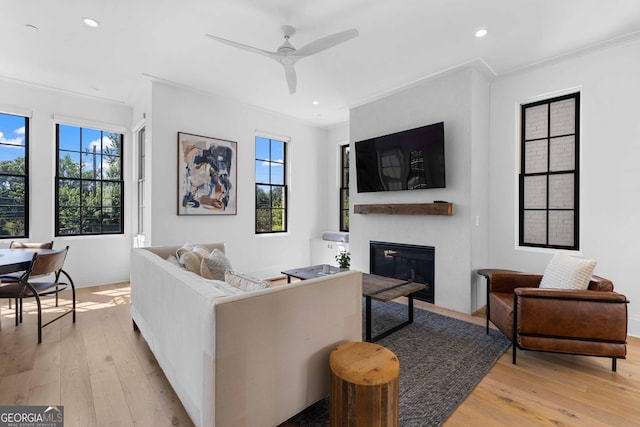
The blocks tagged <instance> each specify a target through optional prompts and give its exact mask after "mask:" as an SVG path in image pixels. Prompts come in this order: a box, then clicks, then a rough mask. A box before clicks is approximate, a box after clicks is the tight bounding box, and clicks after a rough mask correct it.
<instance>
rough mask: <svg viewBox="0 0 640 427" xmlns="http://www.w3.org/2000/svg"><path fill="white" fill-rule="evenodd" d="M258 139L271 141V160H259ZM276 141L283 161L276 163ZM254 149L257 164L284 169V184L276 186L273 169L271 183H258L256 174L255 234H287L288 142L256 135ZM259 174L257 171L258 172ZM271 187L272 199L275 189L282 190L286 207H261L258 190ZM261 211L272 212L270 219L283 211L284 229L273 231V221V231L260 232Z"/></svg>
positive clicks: (271, 205)
mask: <svg viewBox="0 0 640 427" xmlns="http://www.w3.org/2000/svg"><path fill="white" fill-rule="evenodd" d="M258 138H262V139H266V140H268V141H269V158H268V159H260V158H258V154H257V143H258ZM273 141H276V142H278V143H281V144H282V157H283V159H282V161H276V160H274V159H273V157H272V155H271V153H272V147H273V145H272V142H273ZM254 149H255V153H256V154H255V161H256V163H257V162H266V163H269V164H277V165H280V166H281V167H282V173H283V177H282V178H283V184H274V183H273V182H272V178H271V167H269V182H260V181H258V176H257V173H256V177H255V180H256V184H255V227H254V228H255V234H276V233H286V232H287V231H288V229H289V226H288V222H289V196H288V193H289V191H288V189H289V188H288V185H287V154H288V153H287V152H288V142H287V141H286V140H282V139H277V138H270V137H266V136H261V135H256V138H255V143H254ZM256 172H257V171H256ZM261 186H262V187H269V195H270V198H271V199H272V197H271V195H272V194H273V190H274V189H275V188H279V189H281V190H282V197H283V203H284V207H282V208H274V206H273V203H271V204H270V207H269V208H265V207H261V206H259V201H258V188H259V187H261ZM260 210H269V211H270V212H271V215H269V218H273V211H274V210H281V211H282V218H283V220H282V229H281V230H274V229H273V221H272V222H271V230H260V229H258V225H259V224H258V223H259V221H258V217H259V215H258V211H260Z"/></svg>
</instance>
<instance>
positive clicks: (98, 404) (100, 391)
mask: <svg viewBox="0 0 640 427" xmlns="http://www.w3.org/2000/svg"><path fill="white" fill-rule="evenodd" d="M96 314H100V310H96ZM102 317H103V316H100V317H98V316H93V317H89V316H85V318H84V322H83V327H82V333H83V340H84V345H85V352H86V356H87V365H88V368H89V378H90V382H91V390H92V391H93V404H94V407H95V411H96V418H97V420H98V424H99V425H101V424H102V422H101V421H100V420H110V421H109V423H110V424H112V425H131V424H133V420H132V418H131V415H130V414H129V406H128V405H127V401H126V398H125V395H124V392H123V390H122V385H121V383H120V378H119V377H118V373H117V371H116V368H115V364H114V363H113V356H112V354H111V352H110V350H109V346H108V344H107V341H106V337H105V332H106V333H109V328H110V325H108V324H104V322H103V318H102ZM103 326H104V330H103Z"/></svg>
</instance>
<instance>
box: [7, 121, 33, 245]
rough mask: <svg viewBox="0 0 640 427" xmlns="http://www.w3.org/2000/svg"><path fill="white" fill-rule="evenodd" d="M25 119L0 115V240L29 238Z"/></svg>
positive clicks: (27, 125) (26, 129)
mask: <svg viewBox="0 0 640 427" xmlns="http://www.w3.org/2000/svg"><path fill="white" fill-rule="evenodd" d="M28 153H29V119H28V118H27V117H22V116H14V115H11V114H2V113H0V238H2V239H8V238H16V237H29V162H28V158H27V156H28Z"/></svg>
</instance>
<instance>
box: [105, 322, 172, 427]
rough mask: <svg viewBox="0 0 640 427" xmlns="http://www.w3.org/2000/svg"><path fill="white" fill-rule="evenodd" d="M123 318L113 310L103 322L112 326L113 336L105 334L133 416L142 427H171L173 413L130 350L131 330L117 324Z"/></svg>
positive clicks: (119, 323)
mask: <svg viewBox="0 0 640 427" xmlns="http://www.w3.org/2000/svg"><path fill="white" fill-rule="evenodd" d="M121 316H122V314H121V313H120V314H119V313H118V311H117V310H111V311H110V313H109V314H107V315H106V316H105V317H104V321H105V323H106V324H109V325H112V327H111V328H110V332H111V333H109V334H106V338H107V344H108V346H109V350H110V352H111V355H112V357H113V363H114V365H115V368H116V371H117V373H118V378H119V379H120V384H121V386H122V391H123V393H124V397H125V399H126V401H127V404H128V405H129V412H130V414H131V417H132V419H133V420H135V423H136V424H137V425H141V426H156V425H170V424H171V418H172V415H173V414H171V412H170V411H165V408H164V407H163V406H162V405H161V404H159V402H158V401H157V400H156V399H155V398H154V396H153V390H152V385H151V383H150V382H149V379H148V377H147V376H146V374H145V373H144V370H143V368H142V366H141V365H140V363H139V361H138V359H137V357H136V355H135V353H133V352H132V351H131V344H130V343H129V340H128V339H127V337H126V334H127V332H129V331H128V330H127V331H125V330H123V329H122V324H121V322H119V321H118V317H121Z"/></svg>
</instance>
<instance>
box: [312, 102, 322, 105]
mask: <svg viewBox="0 0 640 427" xmlns="http://www.w3.org/2000/svg"><path fill="white" fill-rule="evenodd" d="M312 104H313V105H319V104H320V102H318V101H313V102H312Z"/></svg>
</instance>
